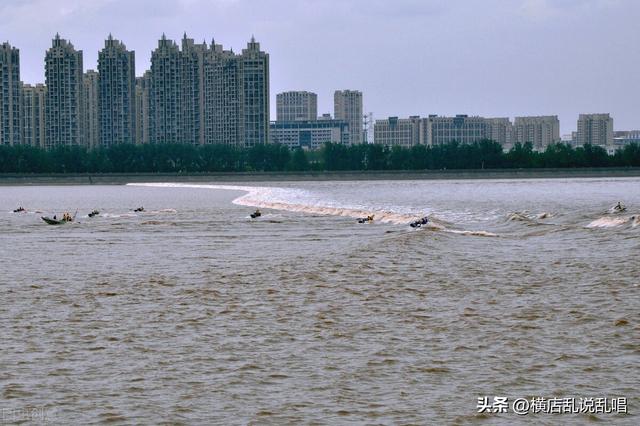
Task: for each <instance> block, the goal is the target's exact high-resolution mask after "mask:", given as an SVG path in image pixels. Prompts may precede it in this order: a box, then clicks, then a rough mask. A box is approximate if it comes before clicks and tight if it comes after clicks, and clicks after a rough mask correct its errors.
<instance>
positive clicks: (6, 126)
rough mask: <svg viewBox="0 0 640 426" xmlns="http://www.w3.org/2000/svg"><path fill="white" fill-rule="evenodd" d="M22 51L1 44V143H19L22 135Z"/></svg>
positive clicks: (6, 44) (7, 44)
mask: <svg viewBox="0 0 640 426" xmlns="http://www.w3.org/2000/svg"><path fill="white" fill-rule="evenodd" d="M20 89H21V82H20V51H19V50H18V49H16V48H15V47H12V46H11V45H10V44H9V43H2V44H0V145H19V144H20V143H21V136H22V117H21V114H20V104H21V100H22V94H21V91H20Z"/></svg>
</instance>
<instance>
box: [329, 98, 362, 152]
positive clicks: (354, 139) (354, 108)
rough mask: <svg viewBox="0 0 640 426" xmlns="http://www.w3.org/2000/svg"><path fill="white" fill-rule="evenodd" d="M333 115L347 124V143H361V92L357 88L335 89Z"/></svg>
mask: <svg viewBox="0 0 640 426" xmlns="http://www.w3.org/2000/svg"><path fill="white" fill-rule="evenodd" d="M333 116H334V117H335V119H336V120H343V121H346V122H347V124H348V125H349V143H350V144H351V145H356V144H361V143H362V140H363V133H364V126H363V120H364V116H363V113H362V92H359V91H357V90H336V92H335V93H334V94H333Z"/></svg>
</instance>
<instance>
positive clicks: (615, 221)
mask: <svg viewBox="0 0 640 426" xmlns="http://www.w3.org/2000/svg"><path fill="white" fill-rule="evenodd" d="M626 224H631V226H632V227H634V228H635V227H637V226H638V225H640V216H619V217H611V216H604V217H601V218H598V219H596V220H594V221H593V222H591V223H589V224H588V225H587V228H617V227H620V226H624V225H626Z"/></svg>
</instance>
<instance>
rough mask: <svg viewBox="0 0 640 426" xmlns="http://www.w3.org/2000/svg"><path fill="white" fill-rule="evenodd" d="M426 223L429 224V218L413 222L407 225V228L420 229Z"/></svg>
mask: <svg viewBox="0 0 640 426" xmlns="http://www.w3.org/2000/svg"><path fill="white" fill-rule="evenodd" d="M427 223H429V218H428V217H427V216H425V217H423V218H421V219H418V220H414V221H413V222H411V223H410V224H409V226H410V227H412V228H420V227H421V226H422V225H426V224H427Z"/></svg>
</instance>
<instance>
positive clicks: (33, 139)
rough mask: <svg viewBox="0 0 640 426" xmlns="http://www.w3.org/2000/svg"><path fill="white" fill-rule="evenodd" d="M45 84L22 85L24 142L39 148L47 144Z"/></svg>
mask: <svg viewBox="0 0 640 426" xmlns="http://www.w3.org/2000/svg"><path fill="white" fill-rule="evenodd" d="M46 93H47V88H46V86H45V85H44V84H37V85H35V86H32V85H30V84H25V85H23V86H22V119H23V120H22V143H23V144H25V145H30V146H34V147H38V148H44V147H45V146H46V144H45V125H44V122H45V98H46Z"/></svg>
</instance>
